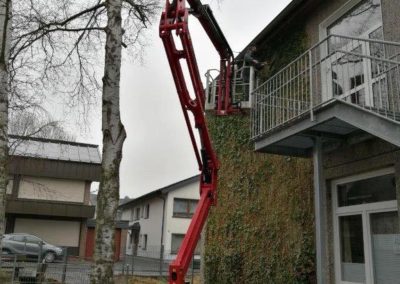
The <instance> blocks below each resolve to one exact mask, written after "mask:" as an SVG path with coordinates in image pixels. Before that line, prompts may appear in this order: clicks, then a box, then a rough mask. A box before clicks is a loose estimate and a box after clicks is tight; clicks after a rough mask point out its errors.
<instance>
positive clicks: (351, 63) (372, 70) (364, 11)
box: [321, 0, 389, 108]
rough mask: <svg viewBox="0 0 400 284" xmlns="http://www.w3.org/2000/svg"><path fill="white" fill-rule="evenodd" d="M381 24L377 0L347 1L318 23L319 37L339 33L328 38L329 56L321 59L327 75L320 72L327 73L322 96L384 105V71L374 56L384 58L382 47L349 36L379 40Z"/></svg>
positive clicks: (385, 74)
mask: <svg viewBox="0 0 400 284" xmlns="http://www.w3.org/2000/svg"><path fill="white" fill-rule="evenodd" d="M382 26H383V25H382V9H381V0H362V1H361V0H350V1H349V2H348V3H347V4H345V5H343V6H342V8H341V9H339V10H338V11H336V12H335V13H334V14H333V15H332V16H331V17H329V18H328V19H327V20H325V21H324V22H323V23H321V28H322V30H321V40H322V39H323V38H325V36H329V35H338V36H339V37H336V36H333V37H331V38H330V39H329V44H328V54H330V55H329V58H327V59H325V61H326V63H325V64H326V66H325V68H326V71H328V72H327V73H326V74H328V75H322V76H328V77H327V78H324V79H323V82H324V85H325V86H324V90H325V91H324V92H325V93H326V95H325V96H327V97H328V98H331V97H339V98H341V99H344V100H345V101H348V102H350V103H353V104H359V105H367V106H373V107H379V108H387V107H388V103H389V102H388V94H387V92H388V87H389V86H388V80H387V74H388V73H387V71H385V70H386V69H385V68H384V66H383V65H382V64H383V63H382V61H380V60H379V59H376V58H383V57H385V52H386V51H385V48H384V46H383V45H382V44H381V43H378V42H367V41H358V40H354V39H353V38H365V39H372V40H374V39H375V40H382V39H383V38H384V36H383V28H382ZM340 36H345V37H349V38H344V37H340ZM338 50H339V52H337V51H338ZM342 51H343V52H342ZM359 55H362V57H360V56H359ZM371 56H372V58H369V57H371ZM374 58H375V59H374ZM323 74H325V73H323ZM329 77H331V78H329Z"/></svg>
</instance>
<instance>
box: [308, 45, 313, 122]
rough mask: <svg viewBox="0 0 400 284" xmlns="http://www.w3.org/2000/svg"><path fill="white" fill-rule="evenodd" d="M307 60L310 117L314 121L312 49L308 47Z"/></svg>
mask: <svg viewBox="0 0 400 284" xmlns="http://www.w3.org/2000/svg"><path fill="white" fill-rule="evenodd" d="M308 57H309V58H308V61H309V65H310V67H309V68H310V72H309V76H310V119H311V121H314V98H313V88H314V86H313V66H312V50H311V49H310V51H309V52H308Z"/></svg>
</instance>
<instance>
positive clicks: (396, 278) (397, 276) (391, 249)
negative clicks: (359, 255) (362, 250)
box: [369, 211, 400, 284]
mask: <svg viewBox="0 0 400 284" xmlns="http://www.w3.org/2000/svg"><path fill="white" fill-rule="evenodd" d="M369 219H370V231H371V234H370V236H371V248H372V263H373V268H374V271H373V272H374V283H375V284H388V283H394V284H395V283H400V231H399V214H398V212H397V211H392V212H379V213H371V214H369Z"/></svg>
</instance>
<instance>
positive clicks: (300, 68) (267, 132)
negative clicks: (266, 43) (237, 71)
mask: <svg viewBox="0 0 400 284" xmlns="http://www.w3.org/2000/svg"><path fill="white" fill-rule="evenodd" d="M360 132H362V133H367V134H369V135H373V136H376V137H379V138H382V139H384V140H386V141H388V142H390V143H392V144H394V145H397V146H400V43H397V42H388V41H383V40H377V39H376V40H375V39H364V38H352V37H346V36H338V35H330V36H329V37H327V38H326V39H325V40H323V41H321V42H320V43H318V44H317V45H315V46H313V47H312V48H310V49H309V50H308V51H307V52H305V53H304V54H302V55H301V56H300V57H298V58H297V59H296V60H294V61H293V62H292V63H290V64H289V65H287V66H286V67H285V68H283V69H282V70H280V71H279V72H278V73H277V74H275V75H274V76H272V77H271V78H269V79H268V80H267V81H265V82H264V83H263V84H261V85H259V86H258V87H257V88H256V89H255V90H254V91H253V99H252V125H251V136H252V140H253V141H254V142H255V149H256V151H260V152H268V153H276V154H283V155H292V156H309V155H310V154H311V151H312V147H313V144H314V139H315V137H324V140H325V141H328V142H337V141H338V140H343V139H348V138H349V137H351V136H352V135H359V134H360Z"/></svg>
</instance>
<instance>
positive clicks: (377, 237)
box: [332, 169, 400, 284]
mask: <svg viewBox="0 0 400 284" xmlns="http://www.w3.org/2000/svg"><path fill="white" fill-rule="evenodd" d="M396 199H397V198H396V182H395V176H394V173H393V170H392V169H384V170H379V171H375V172H372V173H368V174H362V175H358V176H355V177H349V178H344V179H341V180H337V181H333V182H332V202H333V214H334V235H335V237H334V245H335V273H336V279H338V282H337V283H342V284H343V283H346V284H349V283H375V284H380V283H396V282H398V281H397V279H400V270H399V269H398V267H400V230H399V215H398V207H397V200H396ZM394 279H396V280H394Z"/></svg>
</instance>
